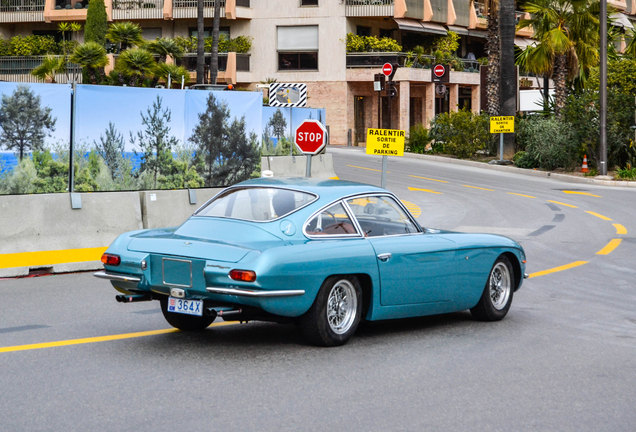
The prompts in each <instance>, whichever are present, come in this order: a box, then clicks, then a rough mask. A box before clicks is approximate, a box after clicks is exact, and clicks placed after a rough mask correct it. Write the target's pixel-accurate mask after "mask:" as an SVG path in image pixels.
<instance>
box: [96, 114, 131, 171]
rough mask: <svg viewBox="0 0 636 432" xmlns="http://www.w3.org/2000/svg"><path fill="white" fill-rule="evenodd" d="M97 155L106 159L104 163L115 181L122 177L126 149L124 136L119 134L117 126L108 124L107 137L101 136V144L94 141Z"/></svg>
mask: <svg viewBox="0 0 636 432" xmlns="http://www.w3.org/2000/svg"><path fill="white" fill-rule="evenodd" d="M93 144H94V146H95V149H96V150H97V153H99V155H100V156H101V157H102V159H104V163H105V164H106V166H107V167H108V169H109V171H110V176H111V178H112V179H113V180H115V179H116V178H117V177H118V176H119V175H121V170H122V168H123V165H124V164H123V162H124V156H123V154H124V148H125V145H126V143H125V141H124V136H123V135H122V134H120V133H118V132H117V129H115V125H114V124H113V123H112V122H108V129H106V132H105V136H104V135H101V134H100V135H99V142H97V141H93Z"/></svg>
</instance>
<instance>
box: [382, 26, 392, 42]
mask: <svg viewBox="0 0 636 432" xmlns="http://www.w3.org/2000/svg"><path fill="white" fill-rule="evenodd" d="M383 37H388V38H391V39H394V38H393V29H383V28H381V29H380V39H382V38H383Z"/></svg>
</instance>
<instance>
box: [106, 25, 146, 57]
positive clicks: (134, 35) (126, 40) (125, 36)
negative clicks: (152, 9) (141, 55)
mask: <svg viewBox="0 0 636 432" xmlns="http://www.w3.org/2000/svg"><path fill="white" fill-rule="evenodd" d="M106 39H108V40H109V41H111V42H112V43H114V44H119V50H120V51H124V50H126V49H127V48H128V47H129V46H140V45H143V43H144V40H143V38H142V37H141V27H139V26H138V25H137V24H135V23H132V22H130V21H123V22H115V23H113V24H111V25H110V26H109V27H108V32H107V33H106Z"/></svg>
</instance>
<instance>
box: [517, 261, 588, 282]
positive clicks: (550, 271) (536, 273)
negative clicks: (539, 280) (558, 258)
mask: <svg viewBox="0 0 636 432" xmlns="http://www.w3.org/2000/svg"><path fill="white" fill-rule="evenodd" d="M587 263H588V262H587V261H576V262H573V263H570V264H566V265H562V266H559V267H554V268H551V269H548V270H543V271H539V272H535V273H530V275H529V276H528V277H530V278H533V277H538V276H544V275H547V274H550V273H556V272H560V271H563V270H569V269H571V268H574V267H578V266H581V265H583V264H587Z"/></svg>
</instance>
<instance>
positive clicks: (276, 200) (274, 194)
mask: <svg viewBox="0 0 636 432" xmlns="http://www.w3.org/2000/svg"><path fill="white" fill-rule="evenodd" d="M315 199H316V196H315V195H313V194H310V193H307V192H300V191H295V190H290V189H278V188H262V187H259V188H243V189H230V190H229V191H227V192H226V193H224V194H223V195H220V196H218V197H217V198H215V199H214V200H213V201H211V202H210V203H209V204H207V205H206V206H205V207H203V208H201V209H200V210H199V211H197V212H196V213H195V215H196V216H216V217H226V218H232V219H243V220H250V221H259V222H265V221H269V220H274V219H278V218H281V217H283V216H286V215H288V214H290V213H292V212H293V211H295V210H297V209H299V208H301V207H304V206H305V205H307V204H309V203H310V202H312V201H313V200H315Z"/></svg>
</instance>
